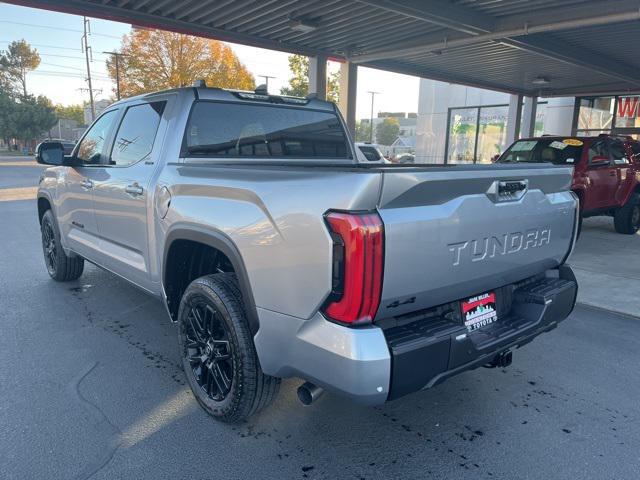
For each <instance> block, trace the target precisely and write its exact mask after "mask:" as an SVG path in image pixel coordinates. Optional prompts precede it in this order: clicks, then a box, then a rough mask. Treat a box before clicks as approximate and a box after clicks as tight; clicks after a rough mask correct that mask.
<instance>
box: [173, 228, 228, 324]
mask: <svg viewBox="0 0 640 480" xmlns="http://www.w3.org/2000/svg"><path fill="white" fill-rule="evenodd" d="M223 272H224V273H235V271H234V268H233V265H232V263H231V261H230V260H229V258H228V257H227V256H226V255H225V254H224V253H223V252H221V251H220V250H218V249H216V248H214V247H212V246H210V245H206V244H204V243H200V242H197V241H193V240H175V241H174V242H172V243H171V246H170V247H169V250H168V252H167V255H166V257H165V269H164V288H165V294H166V296H167V307H168V309H169V313H170V314H171V318H172V319H173V320H175V319H177V318H178V308H179V307H180V300H181V299H182V294H183V293H184V291H185V290H186V289H187V287H188V286H189V284H190V283H191V282H192V281H194V280H195V279H196V278H200V277H203V276H205V275H210V274H214V273H223Z"/></svg>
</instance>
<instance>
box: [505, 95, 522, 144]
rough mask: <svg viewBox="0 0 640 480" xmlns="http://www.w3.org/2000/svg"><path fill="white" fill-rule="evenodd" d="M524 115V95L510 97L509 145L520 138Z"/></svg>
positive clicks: (508, 117)
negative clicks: (521, 121)
mask: <svg viewBox="0 0 640 480" xmlns="http://www.w3.org/2000/svg"><path fill="white" fill-rule="evenodd" d="M521 115H522V95H510V96H509V113H508V116H507V138H506V141H507V145H511V144H512V143H513V142H515V141H516V140H517V139H518V138H520V120H521Z"/></svg>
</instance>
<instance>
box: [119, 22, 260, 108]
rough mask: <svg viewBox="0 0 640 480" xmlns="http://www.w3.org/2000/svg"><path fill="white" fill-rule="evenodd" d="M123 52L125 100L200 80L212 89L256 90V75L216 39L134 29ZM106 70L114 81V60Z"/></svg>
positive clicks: (122, 69) (127, 38)
mask: <svg viewBox="0 0 640 480" xmlns="http://www.w3.org/2000/svg"><path fill="white" fill-rule="evenodd" d="M121 53H122V54H123V55H122V56H121V57H120V60H119V63H120V64H119V69H120V94H121V96H122V97H130V96H133V95H139V94H141V93H149V92H154V91H157V90H163V89H167V88H175V87H184V86H189V85H192V84H193V83H194V82H195V81H196V80H200V79H204V80H205V81H206V82H207V85H208V86H210V87H221V88H235V89H240V90H253V89H254V88H255V81H254V79H253V76H252V75H251V73H249V71H248V70H247V68H246V67H245V66H244V65H243V64H242V62H240V60H239V59H238V57H237V56H236V55H235V54H234V53H233V50H231V48H230V47H229V46H228V45H226V44H224V43H222V42H219V41H217V40H210V39H207V38H201V37H193V36H190V35H182V34H180V33H173V32H166V31H163V30H146V29H137V28H134V29H133V30H132V32H131V34H129V35H125V36H124V37H123V39H122V48H121ZM107 70H108V72H109V76H110V77H111V78H112V79H113V80H114V82H115V81H116V67H115V61H114V59H113V58H111V59H109V60H107Z"/></svg>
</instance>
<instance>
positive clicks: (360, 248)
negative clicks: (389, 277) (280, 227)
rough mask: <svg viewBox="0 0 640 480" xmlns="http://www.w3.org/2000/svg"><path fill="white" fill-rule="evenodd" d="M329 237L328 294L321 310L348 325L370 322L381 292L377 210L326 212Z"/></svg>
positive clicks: (381, 233)
mask: <svg viewBox="0 0 640 480" xmlns="http://www.w3.org/2000/svg"><path fill="white" fill-rule="evenodd" d="M325 218H326V220H327V223H328V225H329V229H330V231H331V234H332V237H333V239H334V249H333V257H334V258H333V277H334V278H333V285H332V288H333V290H332V295H331V297H330V298H329V301H328V303H327V304H326V306H325V309H324V313H325V314H326V315H327V316H328V317H329V318H331V319H332V320H336V321H338V322H342V323H347V324H350V325H358V324H362V323H370V322H372V321H373V318H374V317H375V315H376V312H377V311H378V306H379V304H380V294H381V292H382V272H383V250H384V226H383V224H382V219H381V218H380V216H379V215H378V214H377V213H346V212H329V213H328V214H327V215H326V217H325Z"/></svg>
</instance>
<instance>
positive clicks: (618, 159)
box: [610, 140, 629, 165]
mask: <svg viewBox="0 0 640 480" xmlns="http://www.w3.org/2000/svg"><path fill="white" fill-rule="evenodd" d="M610 148H611V158H613V163H614V164H616V165H626V164H628V163H629V158H628V157H627V151H626V149H625V148H624V143H622V142H621V141H620V140H613V141H612V142H611V147H610Z"/></svg>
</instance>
